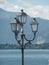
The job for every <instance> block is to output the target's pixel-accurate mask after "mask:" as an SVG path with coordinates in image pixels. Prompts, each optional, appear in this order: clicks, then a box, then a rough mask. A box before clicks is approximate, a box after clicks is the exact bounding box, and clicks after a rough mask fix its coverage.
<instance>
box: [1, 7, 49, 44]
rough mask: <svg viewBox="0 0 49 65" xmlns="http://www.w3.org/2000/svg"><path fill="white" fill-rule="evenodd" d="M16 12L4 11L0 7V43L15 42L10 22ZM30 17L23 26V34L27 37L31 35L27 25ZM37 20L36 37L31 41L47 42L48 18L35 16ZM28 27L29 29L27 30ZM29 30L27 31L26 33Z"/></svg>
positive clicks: (48, 38) (48, 32)
mask: <svg viewBox="0 0 49 65" xmlns="http://www.w3.org/2000/svg"><path fill="white" fill-rule="evenodd" d="M16 15H17V13H16V12H9V11H4V10H3V9H1V8H0V43H12V44H14V43H16V40H15V37H14V34H13V32H12V31H11V27H10V22H11V21H12V20H13V19H14V18H15V17H16ZM31 21H32V18H31V17H29V16H28V20H27V23H26V25H25V26H24V27H25V28H24V30H25V34H26V32H27V34H26V36H27V38H28V39H31V38H32V37H33V36H32V35H33V34H32V32H31V27H30V26H29V25H30V23H31ZM37 21H38V22H39V28H38V32H37V37H36V39H35V41H33V43H39V44H40V43H45V42H49V20H44V19H41V18H37ZM28 29H29V30H28ZM28 32H29V33H28Z"/></svg>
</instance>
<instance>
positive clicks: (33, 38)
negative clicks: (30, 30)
mask: <svg viewBox="0 0 49 65" xmlns="http://www.w3.org/2000/svg"><path fill="white" fill-rule="evenodd" d="M24 38H25V40H26V41H33V40H34V39H35V38H36V32H34V37H33V38H32V39H31V40H28V39H27V38H26V37H25V36H24Z"/></svg>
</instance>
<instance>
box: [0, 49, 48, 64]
mask: <svg viewBox="0 0 49 65" xmlns="http://www.w3.org/2000/svg"><path fill="white" fill-rule="evenodd" d="M24 57H25V58H24V64H25V65H49V50H33V49H30V50H29V49H28V50H25V51H24ZM0 65H21V50H17V49H16V50H0Z"/></svg>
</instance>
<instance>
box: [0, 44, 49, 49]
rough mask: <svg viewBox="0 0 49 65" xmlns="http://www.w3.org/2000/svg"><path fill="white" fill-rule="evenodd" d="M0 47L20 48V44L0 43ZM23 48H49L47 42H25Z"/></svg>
mask: <svg viewBox="0 0 49 65" xmlns="http://www.w3.org/2000/svg"><path fill="white" fill-rule="evenodd" d="M0 49H21V47H20V45H16V44H8V43H6V44H0ZM25 49H49V43H43V44H32V45H30V44H27V45H26V47H25Z"/></svg>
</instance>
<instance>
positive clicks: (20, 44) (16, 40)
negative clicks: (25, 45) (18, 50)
mask: <svg viewBox="0 0 49 65" xmlns="http://www.w3.org/2000/svg"><path fill="white" fill-rule="evenodd" d="M15 39H16V41H17V42H18V44H19V45H20V46H22V45H21V43H20V41H21V40H18V39H17V36H16V34H15Z"/></svg>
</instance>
